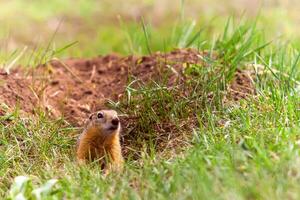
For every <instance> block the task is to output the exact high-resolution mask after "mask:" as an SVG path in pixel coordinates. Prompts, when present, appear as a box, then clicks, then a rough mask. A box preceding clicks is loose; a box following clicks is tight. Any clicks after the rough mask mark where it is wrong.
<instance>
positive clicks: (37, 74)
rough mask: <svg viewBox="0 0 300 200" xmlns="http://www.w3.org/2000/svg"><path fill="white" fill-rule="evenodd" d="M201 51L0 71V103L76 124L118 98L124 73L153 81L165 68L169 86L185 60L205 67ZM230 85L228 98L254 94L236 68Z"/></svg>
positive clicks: (109, 57)
mask: <svg viewBox="0 0 300 200" xmlns="http://www.w3.org/2000/svg"><path fill="white" fill-rule="evenodd" d="M206 55H207V53H206V52H199V51H197V50H194V49H180V50H175V51H172V52H170V53H160V52H157V53H155V54H153V55H151V56H143V57H135V56H128V57H121V56H118V55H115V54H111V55H107V56H99V57H96V58H92V59H68V60H65V61H59V60H53V61H51V62H49V63H47V64H44V65H41V66H38V67H36V68H34V69H33V70H29V71H26V72H25V71H22V70H20V69H16V70H14V71H13V72H12V73H10V74H6V73H5V72H4V71H1V73H0V78H1V79H0V101H1V102H3V103H4V104H6V105H7V106H8V107H11V108H14V107H15V106H16V105H19V106H20V108H21V109H22V110H24V111H25V112H31V113H34V112H35V111H36V108H38V107H39V108H42V109H45V110H47V111H48V112H49V113H50V114H51V115H52V116H53V117H59V116H64V117H65V119H66V120H67V121H68V122H70V123H71V124H73V125H79V126H80V125H82V123H83V121H84V119H85V118H86V117H87V115H88V114H89V113H90V112H93V111H95V110H98V109H102V108H104V107H105V102H107V101H108V100H113V101H118V100H120V98H122V95H123V94H124V91H125V87H126V85H127V82H128V78H129V76H134V77H135V78H138V79H140V80H142V81H144V82H145V81H149V80H158V79H160V78H161V77H162V76H160V75H162V74H164V73H166V69H168V73H169V74H170V75H169V76H168V83H169V84H170V85H171V84H173V83H174V82H175V81H176V80H178V79H179V78H181V77H182V76H181V73H182V69H183V65H184V64H196V63H197V64H203V65H205V63H204V62H203V56H206ZM230 89H231V90H230V94H231V96H232V98H233V99H240V98H244V97H246V96H247V95H249V94H253V93H254V89H253V86H252V82H251V80H250V79H249V77H248V76H247V75H245V74H243V72H241V71H238V72H237V74H236V77H235V79H234V81H233V82H232V84H231V86H230ZM2 107H3V106H2ZM2 109H3V108H2ZM0 111H1V110H0ZM0 113H1V112H0ZM2 113H3V111H2Z"/></svg>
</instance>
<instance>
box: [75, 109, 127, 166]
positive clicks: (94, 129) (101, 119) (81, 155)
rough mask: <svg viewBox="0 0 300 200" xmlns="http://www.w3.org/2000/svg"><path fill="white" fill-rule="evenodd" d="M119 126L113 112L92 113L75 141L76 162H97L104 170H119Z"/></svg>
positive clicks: (115, 113)
mask: <svg viewBox="0 0 300 200" xmlns="http://www.w3.org/2000/svg"><path fill="white" fill-rule="evenodd" d="M120 131H121V124H120V120H119V118H118V114H117V112H116V111H114V110H100V111H98V112H95V113H92V114H91V115H90V116H89V118H88V119H87V121H86V123H85V127H84V130H83V132H82V133H81V134H80V136H79V138H78V141H77V151H76V154H77V160H78V162H79V163H85V161H87V160H89V161H94V160H99V162H100V163H101V165H102V166H104V168H106V169H108V168H111V167H113V168H120V167H121V166H122V164H123V157H122V153H121V145H120Z"/></svg>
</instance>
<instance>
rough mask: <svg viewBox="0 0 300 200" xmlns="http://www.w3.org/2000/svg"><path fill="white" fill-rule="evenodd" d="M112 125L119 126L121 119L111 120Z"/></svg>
mask: <svg viewBox="0 0 300 200" xmlns="http://www.w3.org/2000/svg"><path fill="white" fill-rule="evenodd" d="M111 123H112V124H113V125H115V126H116V125H118V124H119V119H118V118H115V119H113V120H111Z"/></svg>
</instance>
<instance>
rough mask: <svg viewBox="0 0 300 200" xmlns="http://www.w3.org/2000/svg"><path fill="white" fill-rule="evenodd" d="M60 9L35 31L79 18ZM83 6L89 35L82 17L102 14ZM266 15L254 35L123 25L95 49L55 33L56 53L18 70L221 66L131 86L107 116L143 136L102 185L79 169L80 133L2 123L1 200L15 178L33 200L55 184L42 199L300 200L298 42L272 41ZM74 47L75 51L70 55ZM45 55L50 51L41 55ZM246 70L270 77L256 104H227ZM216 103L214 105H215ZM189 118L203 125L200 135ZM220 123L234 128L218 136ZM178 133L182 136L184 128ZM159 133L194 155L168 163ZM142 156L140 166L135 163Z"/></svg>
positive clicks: (13, 119) (40, 122) (240, 28)
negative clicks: (121, 60) (125, 62)
mask: <svg viewBox="0 0 300 200" xmlns="http://www.w3.org/2000/svg"><path fill="white" fill-rule="evenodd" d="M16 2H18V4H23V2H22V1H16ZM35 4H37V5H38V6H40V4H39V3H36V2H35ZM57 4H59V5H60V3H59V1H57V2H56V1H55V3H53V4H50V5H51V6H50V7H48V12H45V13H42V14H36V12H37V11H38V10H39V9H37V6H36V5H32V6H31V7H30V8H28V10H27V11H26V12H28V13H29V14H31V15H33V16H32V17H33V18H34V19H35V20H37V21H39V20H43V19H48V18H49V17H51V16H56V15H57V13H65V12H67V13H68V12H69V9H70V10H73V11H74V9H72V8H69V7H68V6H65V7H67V8H66V10H65V9H61V8H60V9H58V10H56V9H54V8H56V7H57ZM82 4H84V6H83V8H82V10H76V9H75V11H74V12H75V13H73V14H74V15H75V16H76V15H78V16H80V19H81V20H86V21H85V22H86V27H87V28H88V27H90V26H91V27H92V26H93V25H94V24H93V23H92V21H91V18H90V15H89V14H87V12H86V11H85V10H84V9H87V10H88V11H93V9H94V6H93V4H92V3H91V2H89V3H88V4H85V3H83V1H82ZM60 6H61V5H60ZM60 6H58V7H60ZM16 8H18V6H13V9H16ZM52 10H55V14H53V12H52ZM70 15H72V14H70ZM261 15H262V17H260V18H258V21H257V23H256V22H255V20H245V19H242V20H234V19H231V20H228V23H227V25H226V21H225V20H220V21H219V22H218V23H216V24H215V25H214V24H213V25H210V26H211V27H213V28H212V30H211V29H210V28H209V27H206V28H203V27H202V26H201V25H199V24H194V23H193V21H190V20H185V19H182V18H180V19H179V20H177V21H176V22H174V23H172V24H168V23H166V24H167V25H166V26H165V27H163V28H162V27H156V26H151V24H150V23H149V22H148V21H147V20H146V19H145V21H144V22H143V23H136V22H132V21H129V22H128V21H121V22H118V23H119V25H115V24H108V25H106V26H105V27H104V28H103V31H101V30H97V31H99V32H98V34H99V37H97V38H96V39H95V41H92V42H91V41H90V40H91V37H90V36H89V33H88V32H86V31H82V32H80V35H81V36H82V37H79V38H77V39H78V40H72V38H68V36H62V35H61V33H59V31H58V33H57V35H56V36H55V39H54V41H52V42H51V37H52V35H53V33H54V31H52V32H51V34H49V35H47V36H49V37H47V38H48V39H47V40H45V41H46V42H44V44H41V46H40V47H37V48H36V49H34V48H33V49H31V50H33V58H31V59H30V55H31V52H26V53H25V54H24V55H23V56H22V58H21V59H20V60H18V62H20V63H23V64H27V63H29V64H37V63H39V62H41V61H46V60H47V59H50V58H51V57H53V56H59V57H63V56H76V55H80V56H91V55H94V56H95V55H96V54H98V53H108V52H110V51H117V52H119V53H122V54H131V53H137V54H147V53H148V52H149V51H151V52H155V51H157V50H160V51H162V52H163V51H169V50H171V49H172V48H174V47H187V46H189V47H194V48H199V49H201V50H203V49H208V50H211V52H215V53H217V54H218V55H219V56H218V58H217V59H214V58H212V57H210V56H207V57H205V58H204V59H205V61H206V63H207V64H206V65H207V66H206V67H203V66H198V65H190V66H188V67H187V69H186V70H185V73H186V76H187V77H188V80H187V81H186V82H185V83H183V84H179V85H176V86H174V87H171V88H170V87H167V85H166V83H165V81H164V77H162V79H161V81H157V82H152V83H149V84H144V83H141V82H138V83H139V84H140V87H139V88H138V89H136V88H133V87H131V84H130V83H131V81H135V79H134V78H133V79H132V80H131V81H130V82H129V83H128V87H127V93H126V96H125V97H124V99H123V100H122V101H121V102H113V103H112V104H111V105H110V106H111V107H113V108H115V109H117V110H120V111H121V112H123V113H127V114H130V115H135V116H138V121H137V122H138V123H137V128H136V129H135V134H136V135H142V134H143V135H142V137H137V136H132V138H131V139H136V141H135V144H132V146H131V147H133V148H134V150H132V152H130V153H131V155H130V156H129V158H128V159H127V160H126V166H125V170H124V173H122V174H111V175H109V176H108V177H103V176H102V174H101V171H100V169H99V167H98V166H97V165H95V164H91V165H89V166H85V167H79V166H78V165H77V164H76V161H75V157H74V148H75V141H76V137H77V134H76V129H75V128H74V127H70V126H69V125H66V124H65V123H64V120H63V119H57V120H50V119H49V118H48V117H47V116H46V115H45V114H44V113H43V112H38V114H36V115H35V116H32V117H30V118H21V117H20V114H19V110H18V109H17V108H16V110H15V112H13V113H6V115H5V116H3V117H1V118H0V134H1V135H0V197H2V198H8V199H9V198H10V197H11V198H12V199H13V197H12V196H10V194H9V190H10V188H11V186H12V184H13V181H14V178H15V177H16V176H20V175H25V176H28V177H29V178H30V182H29V183H28V184H27V185H26V187H25V188H26V190H27V191H26V192H25V193H26V195H27V196H31V199H34V197H33V196H32V195H31V191H32V190H33V189H36V188H41V187H42V185H43V184H44V183H46V181H47V180H50V179H53V178H54V179H57V180H58V182H57V183H56V184H55V185H54V186H53V188H52V189H49V193H48V194H45V196H44V198H46V199H62V198H66V199H173V198H174V199H299V197H300V192H299V191H300V159H299V158H300V157H299V153H300V152H299V147H300V112H299V109H300V106H299V102H300V95H299V82H298V81H299V78H300V76H299V55H300V54H299V52H298V48H295V47H297V46H296V45H295V44H297V40H295V43H292V44H289V43H286V42H285V41H284V40H280V39H276V38H275V37H276V36H275V35H273V37H270V35H269V34H267V32H268V31H269V30H265V29H262V28H261V25H260V24H264V23H265V22H266V21H265V19H264V18H265V17H266V16H267V15H266V14H264V13H262V14H261ZM274 20H276V19H274ZM219 23H220V24H222V26H220V25H219ZM37 24H39V23H37ZM23 26H24V25H23ZM36 27H38V26H36ZM221 29H222V30H221ZM120 30H121V31H120ZM72 31H74V30H73V29H72V28H70V32H72ZM97 31H96V32H97ZM92 34H95V32H93V33H92ZM86 35H88V36H86ZM274 38H275V39H274ZM57 41H59V42H57ZM74 41H78V43H77V44H75V45H74V46H72V47H68V48H64V47H65V46H66V45H68V44H71V43H72V42H74ZM270 41H273V42H272V43H269V42H270ZM48 44H50V46H49V49H48V50H49V51H45V49H46V50H47V46H48ZM58 44H59V45H58ZM30 48H31V47H30ZM18 49H19V50H18V51H17V52H16V53H11V52H10V51H9V50H8V51H5V52H1V63H6V64H7V65H9V63H12V62H13V60H14V59H15V58H16V57H17V56H18V55H20V52H21V50H22V47H21V46H19V48H18ZM60 49H61V50H62V51H61V52H60V53H59V54H57V55H56V54H55V52H57V51H59V50H60ZM31 50H30V51H31ZM45 52H46V53H45ZM45 54H46V56H43V55H45ZM249 63H256V64H260V65H261V66H263V68H262V69H261V68H260V69H258V70H257V73H256V74H255V77H256V83H255V85H256V88H257V95H256V96H253V97H250V98H249V99H247V100H241V101H240V102H237V103H235V104H232V105H228V104H223V102H222V98H223V96H224V93H225V88H226V85H227V84H228V83H229V82H230V80H231V79H232V76H233V72H234V71H235V70H236V69H237V68H244V67H245V65H246V64H249ZM7 65H6V66H7ZM297 87H298V90H297ZM183 91H191V92H190V93H189V95H186V94H185V93H184V92H183ZM211 92H213V93H214V94H215V95H214V96H213V98H212V99H209V98H208V97H207V96H208V95H209V94H211ZM129 97H130V98H129ZM0 103H1V102H0ZM1 106H2V105H1ZM191 117H193V119H196V123H195V121H193V124H196V126H194V127H193V129H192V128H191V127H189V123H191ZM224 121H225V122H226V126H224V125H222V124H221V122H224ZM182 123H183V124H185V126H184V128H180V127H181V126H180V125H181V124H182ZM158 124H167V125H172V126H171V127H173V129H172V133H174V134H175V133H176V134H179V135H180V134H182V135H188V136H187V137H179V138H180V140H184V141H183V142H184V144H186V145H183V146H180V147H177V148H178V149H176V151H172V149H167V151H169V153H168V152H167V153H166V152H164V153H162V152H161V151H159V149H157V146H156V145H157V143H156V141H157V139H159V138H158V137H159V134H160V131H164V130H165V129H166V130H167V128H168V127H165V126H160V129H157V125H158ZM145 135H147V137H145ZM187 138H188V140H187V141H186V139H187ZM164 140H166V139H165V138H164ZM170 152H171V153H170ZM134 153H138V155H139V156H138V157H139V159H138V160H136V159H133V156H132V155H133V154H134Z"/></svg>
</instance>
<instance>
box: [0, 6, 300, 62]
mask: <svg viewBox="0 0 300 200" xmlns="http://www.w3.org/2000/svg"><path fill="white" fill-rule="evenodd" d="M299 10H300V1H296V0H290V1H287V0H264V1H259V0H251V1H249V0H231V1H230V0H225V1H218V0H211V1H204V0H186V1H183V0H182V1H179V0H178V1H173V0H141V1H138V0H127V1H121V0H114V1H110V0H101V1H91V0H76V1H72V0H64V1H58V0H52V1H45V0H42V1H33V0H31V1H29V0H28V1H21V0H12V1H0V24H1V29H0V38H1V40H0V47H1V53H0V55H1V56H0V62H1V63H6V62H9V60H10V59H12V58H13V57H14V56H16V55H18V52H19V53H20V52H21V51H22V49H23V48H24V47H25V46H28V49H27V51H26V52H27V53H28V52H30V50H33V51H32V52H34V53H36V52H38V50H40V49H46V48H47V47H48V45H49V46H51V49H53V50H59V49H60V48H63V49H64V47H65V46H68V45H70V44H73V43H75V44H73V45H72V46H71V47H69V48H66V49H64V50H63V51H61V52H60V53H59V55H57V56H60V57H73V56H76V57H78V56H79V57H83V56H96V55H99V54H108V53H110V52H118V53H121V54H132V53H137V54H145V53H147V52H146V51H145V46H144V45H143V44H144V42H143V41H144V39H145V37H144V34H143V29H142V23H141V21H142V18H144V22H145V24H146V26H147V31H149V32H150V33H151V34H150V36H149V37H150V38H151V40H150V46H151V48H152V49H153V50H154V51H156V50H169V49H170V48H173V47H176V44H174V43H172V42H171V41H170V40H171V39H170V38H172V37H171V36H172V34H173V35H174V33H175V34H176V32H174V31H172V30H173V29H174V27H176V26H178V24H180V23H181V22H182V21H185V24H186V22H189V23H190V24H191V25H192V26H193V25H194V24H193V23H195V27H194V30H196V29H202V28H203V29H204V30H205V31H204V33H205V34H206V36H205V38H206V39H207V38H211V39H212V40H213V39H214V38H215V37H216V35H218V34H219V33H221V32H222V31H223V29H224V26H225V24H226V21H227V19H228V17H233V18H234V19H237V23H238V20H239V19H241V18H246V19H255V18H256V17H259V20H258V27H259V28H260V29H264V34H265V35H266V37H268V38H270V40H272V39H275V40H276V38H278V37H283V38H284V39H285V40H286V41H287V40H292V41H293V44H294V45H295V46H297V44H299V41H300V35H299V34H298V33H299V27H300V26H299V24H300V15H299ZM204 33H203V34H204ZM16 50H17V51H18V52H15V51H16Z"/></svg>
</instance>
